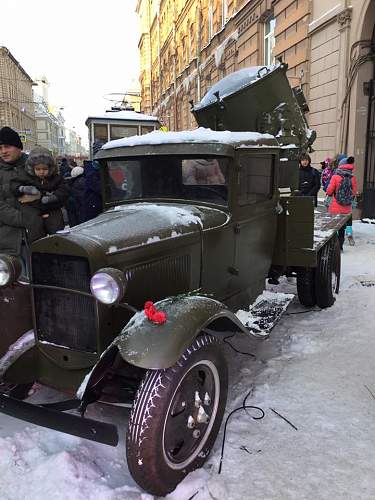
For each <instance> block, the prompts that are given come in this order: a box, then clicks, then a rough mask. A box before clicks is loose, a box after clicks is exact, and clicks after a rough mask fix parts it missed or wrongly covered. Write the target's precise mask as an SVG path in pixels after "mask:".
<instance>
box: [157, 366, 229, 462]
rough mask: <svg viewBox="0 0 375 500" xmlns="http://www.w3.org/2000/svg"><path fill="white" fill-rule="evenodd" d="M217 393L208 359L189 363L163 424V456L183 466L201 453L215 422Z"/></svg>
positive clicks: (217, 384) (218, 383) (216, 375)
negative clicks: (194, 363) (189, 366)
mask: <svg viewBox="0 0 375 500" xmlns="http://www.w3.org/2000/svg"><path fill="white" fill-rule="evenodd" d="M219 395H220V382H219V376H218V372H217V369H216V367H215V365H214V364H213V363H212V362H211V361H208V360H207V361H200V362H198V363H197V364H196V365H194V366H192V367H191V368H190V370H189V371H188V372H187V373H186V374H185V376H184V377H183V378H182V380H181V381H180V382H179V384H178V386H177V388H176V390H175V393H174V396H173V398H172V401H171V404H170V406H169V411H168V414H167V416H166V420H165V425H164V436H163V445H164V450H163V451H164V456H165V458H166V461H167V462H168V465H169V466H170V467H172V468H174V469H182V468H184V467H186V466H187V465H188V464H189V463H190V462H191V461H193V460H194V459H195V458H196V456H197V455H199V454H200V453H201V452H202V449H203V447H204V444H205V442H206V441H207V439H208V436H209V434H210V431H211V428H212V425H213V423H214V421H215V417H216V413H217V408H218V402H219Z"/></svg>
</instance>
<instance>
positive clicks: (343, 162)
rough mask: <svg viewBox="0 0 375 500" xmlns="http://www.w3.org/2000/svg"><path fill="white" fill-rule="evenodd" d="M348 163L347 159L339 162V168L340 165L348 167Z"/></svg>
mask: <svg viewBox="0 0 375 500" xmlns="http://www.w3.org/2000/svg"><path fill="white" fill-rule="evenodd" d="M347 163H348V159H347V158H343V159H342V160H340V161H339V166H340V165H346V164H347Z"/></svg>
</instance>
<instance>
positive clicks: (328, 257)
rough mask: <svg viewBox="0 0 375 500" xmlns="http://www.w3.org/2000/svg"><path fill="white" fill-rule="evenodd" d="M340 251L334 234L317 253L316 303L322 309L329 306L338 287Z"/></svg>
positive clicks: (333, 300)
mask: <svg viewBox="0 0 375 500" xmlns="http://www.w3.org/2000/svg"><path fill="white" fill-rule="evenodd" d="M340 272H341V252H340V243H339V240H338V238H337V236H334V237H333V238H332V239H331V240H330V241H328V243H326V244H325V245H324V247H323V248H322V249H321V250H320V252H319V254H318V266H317V268H316V273H315V290H316V303H317V305H318V306H319V307H321V308H322V309H324V308H326V307H331V306H332V305H333V303H334V302H335V300H336V298H335V294H337V293H338V291H339V287H340Z"/></svg>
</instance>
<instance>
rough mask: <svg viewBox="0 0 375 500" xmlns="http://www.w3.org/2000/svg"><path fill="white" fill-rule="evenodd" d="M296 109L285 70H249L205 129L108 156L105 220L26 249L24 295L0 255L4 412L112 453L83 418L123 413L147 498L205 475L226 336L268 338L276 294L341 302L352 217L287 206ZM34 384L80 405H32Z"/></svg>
mask: <svg viewBox="0 0 375 500" xmlns="http://www.w3.org/2000/svg"><path fill="white" fill-rule="evenodd" d="M304 108H305V109H306V105H305V104H304V100H303V97H302V94H301V93H300V91H299V90H297V91H293V90H292V89H291V88H290V86H289V83H288V81H287V78H286V65H281V66H278V67H272V68H255V69H250V70H241V71H240V72H238V73H235V74H233V75H231V76H230V77H227V78H226V79H224V80H223V81H222V82H219V83H218V84H217V85H215V86H214V87H213V88H212V89H211V90H210V91H209V92H208V94H207V95H206V96H205V97H204V98H203V99H202V101H201V103H199V104H198V105H196V106H194V108H193V112H194V115H195V116H196V118H197V121H198V124H199V125H201V127H200V128H198V129H197V130H193V131H186V132H161V131H158V132H152V133H150V134H147V135H143V136H138V137H128V138H124V139H120V140H117V141H111V142H108V143H107V144H106V145H104V146H103V147H102V149H101V150H100V151H99V153H97V155H96V160H97V161H98V162H99V164H100V168H101V173H102V182H103V208H104V210H103V213H102V214H101V215H99V216H98V217H96V218H95V219H93V220H91V221H88V222H85V223H83V224H80V225H78V226H75V227H73V228H71V229H66V230H65V231H63V232H62V233H60V234H55V235H51V236H49V237H47V238H42V239H41V240H38V241H36V242H34V243H33V245H32V247H31V254H30V259H29V260H28V261H27V262H26V264H27V266H28V271H29V279H25V278H23V280H22V283H21V279H20V271H21V269H22V266H21V265H20V262H19V259H17V258H16V257H14V256H8V255H0V288H1V294H0V297H1V299H2V300H1V302H0V308H2V315H1V316H0V318H2V319H1V322H2V324H0V328H2V327H3V326H4V325H5V326H7V327H9V328H5V330H6V335H2V336H1V339H0V356H1V358H0V411H1V412H3V413H5V414H8V415H12V416H14V417H16V418H19V419H23V420H25V421H27V422H32V423H35V424H38V425H42V426H45V427H49V428H51V429H56V430H59V431H61V432H66V433H69V434H74V435H77V436H80V437H83V438H85V439H90V440H92V441H97V442H100V443H104V444H108V445H111V446H116V445H117V444H118V442H119V435H118V429H117V426H116V425H113V424H111V423H108V422H102V421H99V420H94V419H93V418H87V417H86V410H87V407H88V406H89V405H91V404H93V403H95V402H98V401H99V402H103V403H106V404H117V405H118V404H120V405H130V406H131V407H132V410H131V414H130V417H129V422H128V432H127V439H126V449H127V461H128V466H129V471H130V472H131V474H132V476H133V477H134V479H135V480H136V481H137V483H138V484H139V485H140V486H142V487H143V488H144V489H145V490H147V491H149V492H150V493H153V494H155V495H160V496H164V495H165V494H166V493H168V492H170V491H171V490H173V489H174V488H175V486H176V485H177V484H178V482H179V481H181V480H182V479H183V478H184V477H185V475H186V474H187V473H189V472H190V471H192V470H194V469H196V468H197V467H200V466H202V465H203V463H204V462H205V460H206V459H207V457H208V455H209V453H210V450H211V448H212V446H213V444H214V442H215V439H216V435H217V433H218V431H219V429H220V424H221V421H222V418H223V414H224V411H225V405H226V398H227V384H228V374H227V364H226V363H227V362H226V358H225V356H224V352H223V349H222V347H221V342H222V341H223V337H224V336H225V335H227V334H226V333H225V332H228V331H233V332H242V333H243V334H245V335H247V336H251V337H255V338H257V339H264V338H267V337H268V335H269V334H270V332H271V329H272V327H273V326H274V324H275V322H276V320H277V319H278V318H279V317H280V315H281V313H282V312H283V311H284V310H285V309H286V307H287V306H288V304H289V302H290V301H291V300H292V298H293V295H291V294H281V297H278V298H277V297H276V298H275V297H274V298H270V296H269V295H267V294H266V295H262V292H263V291H264V289H265V286H266V280H267V278H269V279H273V281H277V277H278V276H279V275H281V274H283V273H289V274H291V275H294V276H296V277H297V291H298V297H299V300H300V302H301V303H302V304H303V305H305V306H314V305H315V304H316V305H318V306H319V307H321V308H324V307H330V306H332V305H333V303H334V301H335V294H336V293H337V292H338V287H339V278H340V248H339V244H338V240H337V236H336V231H337V230H338V229H339V228H340V227H341V226H342V225H343V224H344V223H345V220H346V219H345V216H335V217H331V216H329V215H327V214H324V213H322V212H321V211H320V210H317V213H314V212H315V210H314V203H313V199H312V198H309V197H306V198H304V197H301V196H295V190H296V187H297V175H298V166H297V161H296V158H297V155H298V152H299V151H300V150H301V149H304V150H306V149H308V148H309V147H310V146H311V144H312V143H313V140H314V133H313V132H310V131H309V129H308V127H307V124H306V121H305V118H304V114H303V109H304ZM204 127H211V128H204ZM19 288H20V289H21V292H22V296H23V297H24V300H25V302H27V301H28V303H27V304H26V305H30V302H31V304H32V316H33V318H32V322H31V311H29V312H30V319H29V321H30V323H32V324H31V325H27V321H24V320H23V321H21V320H22V318H20V315H18V316H17V310H19V311H20V310H24V306H25V304H22V303H21V304H16V300H15V297H16V296H17V294H16V293H15V290H17V289H19ZM7 304H10V305H9V306H8V305H7ZM244 306H246V309H247V313H246V314H245V317H244V316H243V314H242V313H240V312H239V311H238V309H239V308H240V307H242V308H243V307H244ZM236 311H237V312H236ZM266 311H267V312H268V313H267V314H265V312H266ZM242 312H243V311H242ZM12 313H13V316H14V317H13V316H12ZM24 319H25V318H24ZM26 319H27V318H26ZM22 330H23V332H24V333H23V335H21V334H22ZM26 330H28V331H26ZM12 334H15V337H19V338H12ZM10 344H12V345H11V346H10ZM34 383H36V386H35V387H37V388H39V389H40V387H41V386H43V385H44V386H49V387H53V388H55V389H57V390H58V391H60V393H61V394H62V397H65V396H63V395H66V394H70V395H71V397H72V399H70V400H63V401H58V402H55V403H48V402H46V403H45V404H43V403H38V404H35V403H33V402H32V401H35V400H32V401H30V400H28V399H27V398H28V390H29V389H30V387H31V386H32V385H33V384H34ZM23 399H26V400H25V401H23ZM40 399H41V396H40V397H39V399H38V398H37V400H38V401H40ZM68 409H70V410H72V412H71V413H68V414H66V413H65V410H68ZM94 414H95V413H94Z"/></svg>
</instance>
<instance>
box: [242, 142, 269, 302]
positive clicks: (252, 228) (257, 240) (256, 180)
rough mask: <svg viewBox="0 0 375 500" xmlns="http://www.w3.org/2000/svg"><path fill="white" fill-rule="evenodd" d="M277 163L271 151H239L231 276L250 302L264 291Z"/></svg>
mask: <svg viewBox="0 0 375 500" xmlns="http://www.w3.org/2000/svg"><path fill="white" fill-rule="evenodd" d="M277 159H278V157H277V153H275V152H274V151H268V152H264V153H263V151H260V150H259V149H257V150H254V149H250V148H249V149H246V148H243V149H240V150H238V161H239V171H238V179H237V196H236V205H237V206H236V208H235V217H234V219H235V220H236V225H235V257H234V261H235V265H234V272H235V273H238V274H237V278H238V282H237V283H238V288H239V290H241V291H246V292H247V296H248V297H249V300H250V301H252V300H254V299H255V298H256V297H257V296H258V295H259V294H260V293H261V292H262V290H263V289H264V284H265V279H266V277H267V275H268V271H269V268H270V265H271V260H272V254H273V250H274V243H275V237H276V224H277V213H276V207H277V194H276V193H277V188H276V187H277V179H276V176H277V171H276V166H277Z"/></svg>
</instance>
